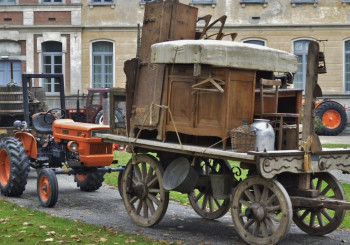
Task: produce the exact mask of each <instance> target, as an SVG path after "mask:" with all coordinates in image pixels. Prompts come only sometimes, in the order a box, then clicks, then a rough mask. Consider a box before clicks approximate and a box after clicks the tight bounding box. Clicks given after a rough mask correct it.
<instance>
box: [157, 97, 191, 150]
mask: <svg viewBox="0 0 350 245" xmlns="http://www.w3.org/2000/svg"><path fill="white" fill-rule="evenodd" d="M153 105H154V106H158V107H159V108H162V109H168V110H169V115H170V120H171V122H172V124H173V126H174V129H175V133H176V136H177V140H178V141H179V144H180V147H181V150H184V148H183V145H182V142H181V139H180V135H179V132H178V130H177V128H176V124H175V121H174V118H173V114H172V113H171V110H170V108H169V106H165V105H158V104H155V103H152V105H151V107H152V106H153Z"/></svg>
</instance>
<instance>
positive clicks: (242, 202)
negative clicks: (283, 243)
mask: <svg viewBox="0 0 350 245" xmlns="http://www.w3.org/2000/svg"><path fill="white" fill-rule="evenodd" d="M231 213H232V219H233V223H234V225H235V227H236V230H237V232H238V234H239V235H240V237H241V238H242V239H243V240H244V241H246V242H247V243H249V244H276V243H278V242H279V241H280V240H281V239H283V237H284V236H285V235H286V234H287V233H288V231H289V229H290V226H291V223H292V204H291V201H290V198H289V196H288V193H287V191H286V190H285V189H284V187H283V186H282V185H281V184H280V183H279V182H278V181H276V180H267V179H263V178H261V177H259V176H252V177H249V178H247V179H245V180H244V181H242V182H241V183H239V184H238V186H237V188H236V190H235V192H234V194H233V200H232V206H231Z"/></svg>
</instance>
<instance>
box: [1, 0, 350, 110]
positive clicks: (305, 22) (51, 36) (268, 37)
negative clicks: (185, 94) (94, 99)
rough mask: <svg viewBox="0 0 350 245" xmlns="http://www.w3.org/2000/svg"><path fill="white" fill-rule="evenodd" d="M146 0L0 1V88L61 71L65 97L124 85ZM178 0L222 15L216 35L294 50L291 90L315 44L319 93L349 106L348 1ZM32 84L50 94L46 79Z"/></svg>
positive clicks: (301, 78)
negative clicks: (321, 63)
mask: <svg viewBox="0 0 350 245" xmlns="http://www.w3.org/2000/svg"><path fill="white" fill-rule="evenodd" d="M147 1H148V0H0V83H1V84H0V85H3V84H4V83H6V81H8V80H11V76H12V77H13V79H14V80H18V74H21V73H43V72H44V73H46V72H47V73H49V72H62V73H63V74H64V75H65V80H66V81H65V83H66V91H65V92H66V94H67V95H68V96H69V95H74V94H75V93H76V92H77V90H81V91H82V92H86V88H89V87H124V86H125V75H124V72H123V64H124V61H125V60H127V59H130V58H133V57H135V55H136V51H137V25H138V24H141V26H142V21H143V12H144V8H145V3H146V2H147ZM180 2H181V3H184V4H190V5H192V6H194V7H197V8H198V10H199V16H205V15H208V14H210V15H212V19H211V21H214V20H215V19H217V18H219V17H220V16H222V15H226V16H227V19H226V23H225V28H224V32H225V33H237V34H238V35H237V37H236V39H235V41H238V42H249V43H254V44H258V45H265V46H268V47H271V48H276V49H281V50H285V51H287V52H291V53H294V54H296V55H297V56H298V57H299V64H298V73H297V74H296V76H295V82H294V84H293V86H294V87H296V88H303V87H304V84H305V78H306V56H307V47H308V42H309V41H310V40H314V41H319V42H320V49H321V51H323V52H324V54H325V57H326V65H327V73H326V74H322V75H320V76H319V84H320V86H321V88H322V91H323V94H324V96H325V97H327V98H333V99H336V100H338V101H340V102H341V103H344V104H347V105H349V104H350V102H349V100H350V96H349V95H350V28H349V27H350V0H180ZM202 26H203V23H202V22H198V29H201V27H202ZM218 28H219V25H215V26H214V28H212V33H215V31H216V30H218ZM225 38H229V36H226V37H225ZM11 61H12V62H11ZM11 64H12V65H11ZM11 66H12V69H10V70H12V71H13V72H12V73H13V75H11V72H9V67H11ZM40 85H43V86H45V88H46V91H47V95H49V96H50V95H52V96H54V95H55V89H56V86H55V82H54V81H42V82H41V84H40Z"/></svg>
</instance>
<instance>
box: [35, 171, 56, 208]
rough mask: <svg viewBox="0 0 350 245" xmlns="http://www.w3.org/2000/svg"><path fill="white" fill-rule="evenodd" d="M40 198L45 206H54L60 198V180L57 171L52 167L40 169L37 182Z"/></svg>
mask: <svg viewBox="0 0 350 245" xmlns="http://www.w3.org/2000/svg"><path fill="white" fill-rule="evenodd" d="M36 189H37V193H38V198H39V201H40V203H41V205H42V206H43V207H47V208H52V207H53V206H55V205H56V203H57V199H58V182H57V177H56V174H55V172H54V171H53V170H52V169H50V168H44V169H43V170H41V171H40V173H39V176H38V180H37V183H36Z"/></svg>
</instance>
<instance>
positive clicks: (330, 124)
mask: <svg viewBox="0 0 350 245" xmlns="http://www.w3.org/2000/svg"><path fill="white" fill-rule="evenodd" d="M316 116H317V117H319V118H320V119H321V120H322V122H323V124H324V125H325V126H326V127H325V128H324V129H323V132H322V133H321V135H329V136H336V135H338V134H340V133H341V132H343V130H344V129H345V127H346V125H347V115H346V111H345V109H344V107H342V106H341V105H340V104H338V103H336V102H333V101H329V102H325V103H323V104H321V105H320V106H319V107H318V108H317V109H316Z"/></svg>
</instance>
